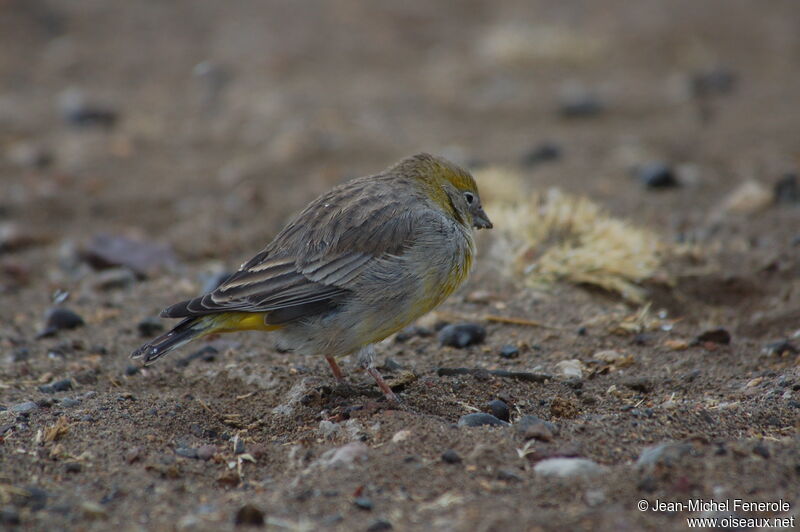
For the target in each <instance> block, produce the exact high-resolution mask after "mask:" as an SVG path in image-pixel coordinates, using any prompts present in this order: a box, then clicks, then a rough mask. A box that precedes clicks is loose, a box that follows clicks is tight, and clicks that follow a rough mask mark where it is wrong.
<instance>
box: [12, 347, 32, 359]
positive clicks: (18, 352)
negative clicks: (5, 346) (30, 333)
mask: <svg viewBox="0 0 800 532" xmlns="http://www.w3.org/2000/svg"><path fill="white" fill-rule="evenodd" d="M30 357H31V350H30V349H28V348H27V347H17V348H16V349H14V351H12V353H11V361H12V362H25V361H26V360H28V359H29V358H30Z"/></svg>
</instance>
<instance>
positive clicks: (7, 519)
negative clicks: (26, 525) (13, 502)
mask: <svg viewBox="0 0 800 532" xmlns="http://www.w3.org/2000/svg"><path fill="white" fill-rule="evenodd" d="M21 523H22V521H21V520H20V518H19V512H18V511H17V510H16V509H15V508H12V507H10V506H6V507H4V508H3V509H1V510H0V525H8V526H16V525H19V524H21Z"/></svg>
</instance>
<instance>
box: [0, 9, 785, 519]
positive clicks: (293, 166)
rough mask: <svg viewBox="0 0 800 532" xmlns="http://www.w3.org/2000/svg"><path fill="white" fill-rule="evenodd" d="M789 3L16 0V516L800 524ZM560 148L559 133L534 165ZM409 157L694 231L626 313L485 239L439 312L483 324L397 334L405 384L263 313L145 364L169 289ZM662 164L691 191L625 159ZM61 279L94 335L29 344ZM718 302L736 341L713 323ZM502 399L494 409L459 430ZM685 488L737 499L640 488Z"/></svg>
mask: <svg viewBox="0 0 800 532" xmlns="http://www.w3.org/2000/svg"><path fill="white" fill-rule="evenodd" d="M799 17H800V8H799V7H798V6H797V3H796V2H795V1H793V0H786V1H774V2H769V3H763V2H755V1H743V0H705V1H703V2H696V1H692V0H685V1H684V0H676V1H673V2H669V3H667V2H657V1H655V0H648V1H643V2H636V3H633V4H632V3H629V2H621V1H615V0H607V1H602V2H599V1H596V2H569V3H567V2H560V1H556V0H553V1H535V2H523V1H509V2H488V1H486V2H484V1H477V0H471V1H464V2H457V3H447V4H445V3H433V2H388V1H386V2H370V3H366V2H363V3H362V2H355V1H348V0H340V1H336V2H302V3H301V2H289V1H270V2H238V3H235V4H230V5H229V4H228V3H222V2H213V1H206V0H201V1H197V0H195V1H191V2H190V1H175V2H131V3H126V4H124V5H123V4H119V3H109V2H103V1H99V0H82V1H80V2H66V1H49V2H44V1H34V0H5V1H2V2H0V43H1V45H0V155H1V156H0V528H8V529H15V527H16V529H19V530H110V529H120V530H230V529H233V528H235V527H236V526H237V523H239V524H242V526H247V525H246V524H247V523H256V524H258V523H262V522H263V523H264V525H263V526H266V527H268V528H270V529H274V530H281V529H284V528H288V529H303V530H372V531H378V530H389V529H390V528H391V529H394V530H429V529H435V530H487V531H488V530H568V529H575V530H663V529H675V530H682V529H685V528H687V522H686V518H687V517H692V516H702V515H705V516H712V517H719V518H723V517H726V516H727V517H730V516H731V515H735V516H737V517H740V518H747V517H750V518H754V517H762V518H763V517H766V518H775V517H781V518H787V519H788V518H791V517H792V516H796V515H797V513H798V504H800V445H799V444H800V439H798V426H799V424H798V420H800V416H799V414H800V366H799V365H798V360H800V359H798V348H800V338H797V336H798V332H799V331H800V275H798V274H800V192H798V191H797V188H796V187H795V188H794V189H793V188H792V187H791V180H787V181H785V183H788V184H787V185H784V186H783V188H781V189H780V190H781V192H780V194H777V195H776V193H775V185H776V183H778V182H780V181H781V180H783V179H784V178H785V176H786V175H787V174H789V173H792V172H797V169H798V164H799V163H800V145H798V139H800V114H798V113H799V111H798V108H797V95H798V94H800V75H798V69H797V65H798V63H799V62H800V33H799V32H798V31H797V21H798V18H799ZM544 142H549V143H553V144H555V145H556V146H557V147H558V151H559V152H560V156H559V157H557V158H555V160H550V161H546V162H541V161H539V162H536V161H534V162H533V163H531V162H530V157H528V158H527V159H526V155H529V154H530V153H531V151H532V150H535V149H536V148H537V147H538V146H540V145H541V144H542V143H544ZM417 151H429V152H433V153H438V154H442V155H444V156H447V157H450V158H452V159H453V160H456V161H458V162H460V163H462V164H465V165H468V166H469V167H471V168H473V169H475V170H476V172H477V174H478V175H480V169H481V168H485V167H486V165H499V166H502V167H505V168H508V169H512V170H513V171H515V172H518V173H519V174H520V175H522V176H523V177H524V188H525V189H526V191H530V190H544V189H546V188H548V187H551V186H558V187H560V188H561V189H562V190H564V191H566V192H568V193H572V194H577V195H585V196H588V197H590V198H591V199H592V200H593V201H594V202H596V203H597V204H599V205H601V206H602V207H603V208H605V209H607V210H608V212H610V213H612V214H613V215H615V216H619V217H622V218H625V219H628V220H630V221H631V222H632V223H633V224H635V225H638V226H641V227H644V228H649V229H650V230H652V231H654V232H655V233H656V234H658V236H659V238H661V239H663V241H664V242H666V243H668V244H669V245H670V246H675V247H678V246H683V248H682V249H683V250H684V252H683V253H681V254H675V255H670V256H669V257H668V258H666V260H665V262H664V264H663V266H662V267H661V268H659V272H658V275H656V276H654V279H652V280H651V281H648V282H647V283H645V284H644V287H645V289H646V290H647V300H648V301H650V303H651V305H650V307H649V308H650V312H649V314H648V316H647V319H646V320H639V321H638V322H637V321H636V320H635V319H633V318H632V317H635V316H636V315H637V313H639V312H640V311H641V306H640V305H638V304H632V303H629V302H626V301H624V300H622V299H620V298H619V297H618V296H616V295H614V294H610V293H606V292H603V291H601V290H597V289H591V288H588V287H585V286H576V285H573V284H570V283H556V284H554V285H552V286H550V287H547V288H538V289H533V288H525V287H524V286H523V285H522V284H521V283H520V282H519V280H518V279H515V278H512V277H511V276H508V275H504V274H502V272H501V273H498V271H497V268H496V267H495V265H496V264H497V263H498V262H501V261H502V259H503V258H502V257H497V256H492V253H491V252H490V250H492V249H496V248H493V246H492V238H493V237H492V236H491V235H483V236H482V238H481V241H480V243H481V249H482V251H483V253H482V254H481V256H480V259H479V261H478V264H477V266H476V271H475V272H474V275H473V276H472V278H471V280H470V282H469V283H468V285H467V286H465V287H464V288H463V289H462V290H460V291H459V292H458V293H457V294H456V295H454V296H453V297H451V298H450V300H449V301H448V302H447V303H446V304H445V305H444V306H443V307H442V308H441V309H440V312H439V313H438V314H437V315H434V316H431V317H428V318H426V319H425V320H424V322H423V325H425V326H426V327H428V328H430V329H433V327H434V325H435V324H436V322H437V321H449V322H458V321H471V322H475V323H477V324H479V325H481V326H484V327H485V328H486V331H487V337H486V340H485V342H484V343H482V344H480V345H475V346H470V347H466V348H463V349H458V348H453V347H443V346H441V345H440V344H439V342H438V340H437V337H436V335H435V334H433V335H430V336H419V335H417V336H412V337H411V338H407V339H405V341H403V342H399V341H396V340H395V339H389V340H388V341H386V342H385V343H383V344H381V345H380V346H379V348H378V352H379V361H380V363H381V366H382V367H383V369H382V371H383V372H384V373H386V374H387V376H389V377H391V383H392V384H393V386H395V389H396V390H397V391H398V394H399V396H400V398H401V399H402V401H403V407H402V408H399V407H397V406H395V405H392V404H389V403H387V402H386V401H385V400H384V399H383V398H382V396H381V395H380V394H379V393H377V390H376V389H375V387H374V385H373V384H372V383H371V382H370V379H369V378H368V377H367V376H366V375H364V374H363V373H362V372H358V371H356V370H355V368H354V364H353V363H352V361H350V362H347V361H346V362H345V364H344V369H345V371H346V372H347V374H348V379H349V386H344V387H342V386H336V385H335V384H334V383H333V381H332V378H331V376H330V374H329V370H328V368H327V365H326V364H325V361H324V360H322V359H308V358H303V357H299V356H294V355H292V354H290V353H281V352H279V351H278V350H277V349H276V346H275V344H274V340H273V339H272V338H271V337H269V336H268V335H258V334H239V335H229V336H225V337H221V338H217V339H213V340H212V341H211V343H208V344H204V343H202V342H200V343H197V344H194V345H192V346H189V347H187V348H186V349H184V350H183V351H181V352H178V353H175V354H173V355H172V356H171V357H170V358H168V359H166V360H164V361H163V363H161V364H158V365H155V366H153V367H150V368H147V369H141V368H139V367H138V366H136V365H135V364H132V363H131V361H130V360H129V359H128V354H129V353H130V351H131V350H132V349H134V348H135V347H137V346H138V345H139V344H141V343H142V342H143V341H145V340H146V339H147V338H148V337H150V336H151V335H152V334H155V333H156V332H157V329H158V328H159V326H160V325H164V326H166V323H165V322H160V321H158V320H153V317H154V316H157V314H158V312H159V310H160V309H161V308H163V307H165V306H166V305H168V304H171V303H173V302H175V301H177V300H179V299H182V298H187V297H191V296H193V295H196V294H198V293H200V292H201V291H202V290H203V287H204V286H205V285H206V284H207V283H208V282H209V279H211V278H213V276H214V275H217V274H219V273H220V272H225V271H231V270H233V269H235V268H236V267H237V266H238V264H240V263H241V262H242V261H243V260H246V259H247V258H249V257H250V256H251V255H252V254H254V253H255V252H256V251H258V250H259V249H260V248H261V247H262V246H263V245H264V244H265V243H266V242H268V241H269V239H270V238H271V237H272V236H273V235H274V234H275V233H276V232H277V231H278V230H279V229H280V227H281V225H282V224H283V223H284V221H285V220H286V218H287V217H288V216H289V215H290V214H291V213H293V212H295V211H296V210H297V209H299V208H301V207H302V206H303V205H304V204H305V203H306V202H308V201H310V200H311V199H313V198H314V197H315V196H316V195H317V194H319V193H320V192H322V191H324V190H326V189H328V188H330V187H331V186H332V185H334V184H336V183H338V182H341V181H342V180H344V179H347V178H349V177H353V176H356V175H362V174H365V173H372V172H376V171H378V170H380V169H382V168H384V167H386V166H387V165H389V164H390V163H392V162H394V161H395V160H397V159H399V158H401V157H403V156H405V155H408V154H411V153H415V152H417ZM526 161H527V162H526ZM655 161H661V162H663V163H665V164H667V165H669V166H670V168H671V172H672V174H673V175H674V177H675V178H676V179H677V181H678V182H679V186H676V187H669V188H664V189H658V190H657V189H653V188H648V187H646V186H645V185H644V184H643V183H642V182H641V180H640V179H638V178H637V177H635V176H634V175H632V171H631V169H632V168H635V167H637V166H641V165H644V164H646V163H650V162H655ZM749 181H752V182H753V183H752V184H751V185H748V187H746V188H745V189H744V192H741V190H742V189H741V188H740V187H741V186H742V185H743V184H745V183H747V182H749ZM737 191H739V192H737ZM523 192H524V191H523ZM736 194H739V196H736ZM489 215H490V216H491V212H489ZM101 233H103V234H107V235H112V236H114V237H119V236H127V237H129V238H134V239H137V241H140V242H145V243H147V244H148V245H155V246H156V247H155V248H154V249H155V251H154V252H153V255H152V256H151V257H150V259H152V260H155V262H156V263H158V264H156V265H155V266H154V267H153V268H150V266H151V265H152V264H151V263H152V260H146V261H145V265H144V266H143V267H142V271H141V272H140V274H135V273H132V272H131V270H130V269H126V268H120V267H116V268H112V269H103V268H100V266H107V264H105V265H101V264H99V261H98V260H97V253H94V255H93V254H92V242H93V241H94V240H93V239H95V237H96V236H97V235H98V234H101ZM95 243H96V241H95ZM158 246H161V247H158ZM95 247H96V246H95ZM148 249H151V248H148ZM165 250H172V251H171V252H169V251H165ZM686 250H689V251H686ZM95 251H97V250H96V249H95ZM92 258H94V260H90V259H92ZM476 292H479V293H477V294H476ZM480 292H482V293H480ZM65 293H68V294H69V295H68V297H67V299H66V300H65V301H63V302H61V303H60V306H61V307H66V308H69V309H71V310H73V311H75V312H77V313H78V314H79V315H80V316H81V317H82V319H83V321H84V322H85V323H84V325H83V326H80V327H77V328H75V329H70V330H59V331H56V332H55V334H53V335H50V336H47V337H39V336H38V333H40V332H41V331H42V329H43V327H44V325H45V323H44V322H45V313H46V312H47V311H48V309H50V308H52V307H53V306H54V305H55V304H56V303H55V300H59V301H60V300H61V299H62V298H63V297H64V294H65ZM487 315H497V316H505V317H512V318H518V319H524V320H535V321H538V322H541V323H542V324H545V325H547V326H548V327H539V326H531V325H513V324H508V323H501V322H496V321H491V320H486V319H485V318H486V316H487ZM621 324H622V325H623V327H620V325H621ZM718 328H722V329H724V331H725V332H727V333H728V334H729V335H730V342H729V343H725V342H724V339H725V338H724V336H725V334H722V333H718V334H717V335H716V336H714V335H712V336H711V337H704V338H702V339H700V341H697V338H698V336H700V335H701V334H703V333H704V332H708V331H712V330H715V329H718ZM509 345H511V346H513V347H515V348H516V350H517V353H516V355H515V356H513V357H511V358H507V357H503V356H501V354H500V353H501V351H502V350H503V347H504V346H509ZM209 346H210V347H211V348H213V349H210V348H209ZM203 349H205V351H202V352H200V351H201V350H203ZM609 350H612V351H616V353H617V354H616V355H608V354H604V355H603V354H600V355H598V353H601V352H603V351H609ZM198 352H200V354H198V355H196V356H193V355H194V354H195V353H198ZM615 357H616V358H615ZM568 360H577V361H580V365H579V366H578V367H579V368H580V369H581V371H580V375H579V376H578V375H577V374H574V375H573V376H569V375H567V374H565V371H567V372H568V371H569V368H570V367H571V366H570V364H572V365H573V366H574V365H575V364H577V363H570V364H566V365H565V364H560V365H559V363H561V362H564V361H568ZM441 368H468V369H470V370H476V371H470V372H467V373H464V374H455V375H450V374H448V371H447V370H445V371H444V372H443V371H441ZM494 370H508V371H512V372H517V374H511V375H509V374H502V373H500V374H498V373H491V372H492V371H494ZM449 373H452V372H449ZM456 373H457V372H456ZM493 400H501V401H503V402H504V403H505V405H507V406H508V407H509V409H510V420H511V422H512V424H511V425H510V426H501V427H486V426H481V427H465V426H459V424H458V422H459V420H460V419H461V418H462V416H464V415H466V414H470V413H474V412H477V411H485V410H487V409H488V407H487V404H488V403H489V402H490V401H493ZM523 416H537V417H538V418H540V420H542V421H540V422H538V423H530V420H531V418H524V419H523ZM526 423H527V424H526ZM448 451H449V452H448ZM443 455H444V457H443ZM558 457H562V458H571V459H572V460H570V461H568V462H554V461H552V459H553V458H558ZM576 458H578V459H583V461H581V460H575V459H576ZM548 471H550V472H551V474H548ZM553 471H555V472H556V473H560V474H562V475H563V476H558V475H554V474H552V472H553ZM698 499H702V500H705V501H715V502H719V503H724V502H726V501H728V502H729V504H730V507H729V508H728V509H727V510H726V509H725V508H713V509H712V510H716V511H709V512H705V513H704V512H702V511H690V510H687V509H680V508H679V509H677V510H676V509H675V508H674V507H673V508H662V509H660V510H659V511H650V510H648V511H640V510H639V509H638V504H640V503H639V501H642V500H644V501H646V502H647V504H648V505H649V506H650V507H653V506H654V505H655V504H656V501H661V502H662V503H663V502H672V503H675V502H681V503H684V504H686V503H688V501H693V500H698ZM735 499H741V500H744V501H762V502H776V503H777V502H778V501H780V500H782V501H784V502H786V503H787V505H788V506H786V507H783V508H778V509H775V508H767V509H761V510H760V511H747V509H742V508H739V507H736V508H734V507H733V504H734V500H735ZM728 523H729V524H730V522H728ZM746 524H747V523H746ZM750 524H753V523H750Z"/></svg>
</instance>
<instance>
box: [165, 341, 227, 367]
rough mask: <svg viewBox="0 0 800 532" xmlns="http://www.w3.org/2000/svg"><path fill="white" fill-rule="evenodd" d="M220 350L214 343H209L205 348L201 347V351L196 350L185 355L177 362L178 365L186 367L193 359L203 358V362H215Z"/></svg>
mask: <svg viewBox="0 0 800 532" xmlns="http://www.w3.org/2000/svg"><path fill="white" fill-rule="evenodd" d="M218 354H219V351H218V350H217V348H216V347H214V346H212V345H207V346H205V347H204V348H202V349H200V350H199V351H195V352H194V353H192V354H190V355H188V356H185V357H183V358H179V359H178V361H177V362H176V363H175V365H176V366H178V367H181V368H185V367H186V366H188V365H189V364H190V363H191V362H192V361H193V360H198V359H199V360H202V361H203V362H213V361H214V360H215V359H216V357H217V355H218Z"/></svg>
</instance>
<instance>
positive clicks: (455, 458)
mask: <svg viewBox="0 0 800 532" xmlns="http://www.w3.org/2000/svg"><path fill="white" fill-rule="evenodd" d="M442 461H443V462H444V463H446V464H460V463H461V456H459V454H458V453H457V452H455V451H454V450H453V449H448V450H446V451H445V452H443V453H442Z"/></svg>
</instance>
